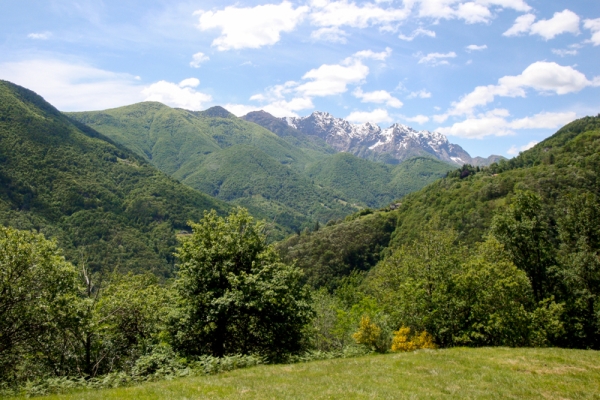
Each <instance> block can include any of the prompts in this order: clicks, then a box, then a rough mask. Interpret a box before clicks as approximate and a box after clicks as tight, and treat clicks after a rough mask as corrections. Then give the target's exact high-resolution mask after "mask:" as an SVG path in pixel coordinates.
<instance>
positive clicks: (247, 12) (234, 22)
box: [194, 0, 309, 51]
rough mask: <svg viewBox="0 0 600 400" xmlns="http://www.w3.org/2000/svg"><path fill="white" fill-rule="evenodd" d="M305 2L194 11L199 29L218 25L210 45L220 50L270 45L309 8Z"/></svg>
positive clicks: (204, 29) (302, 16) (295, 24)
mask: <svg viewBox="0 0 600 400" xmlns="http://www.w3.org/2000/svg"><path fill="white" fill-rule="evenodd" d="M308 10H309V8H308V7H306V6H302V7H298V8H294V6H293V4H292V3H290V2H289V1H287V0H286V1H283V2H282V3H281V4H265V5H259V6H256V7H245V8H238V7H235V6H228V7H225V8H224V9H223V10H218V11H201V10H199V11H196V12H195V13H194V14H195V15H199V16H200V17H199V24H198V28H199V29H200V30H202V31H206V30H209V29H220V30H221V35H220V36H219V37H218V38H216V39H215V40H214V41H213V42H212V45H213V46H215V47H217V49H218V50H220V51H225V50H231V49H243V48H252V49H257V48H260V47H262V46H267V45H272V44H275V43H277V42H278V41H279V40H280V37H281V33H282V32H291V31H292V30H294V29H295V28H296V26H297V25H298V24H299V23H300V22H301V21H302V19H303V18H304V17H305V15H306V13H307V12H308Z"/></svg>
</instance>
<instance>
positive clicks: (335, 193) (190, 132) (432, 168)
mask: <svg viewBox="0 0 600 400" xmlns="http://www.w3.org/2000/svg"><path fill="white" fill-rule="evenodd" d="M67 115H68V116H69V117H70V118H72V119H74V120H77V121H78V122H80V123H82V124H85V125H87V126H89V127H91V128H93V129H95V130H97V131H98V132H100V133H102V134H103V135H105V136H106V137H108V138H110V139H111V140H113V141H115V142H117V143H119V144H121V145H123V146H125V147H127V148H129V149H131V150H132V151H134V152H136V153H137V154H138V155H139V156H140V157H143V158H144V159H145V160H147V161H148V162H149V163H151V164H153V165H154V166H155V167H157V168H158V169H160V170H161V171H163V172H165V173H167V174H169V175H171V176H172V177H174V178H175V179H177V180H179V181H180V182H182V183H184V184H186V185H188V186H190V187H192V188H194V189H196V190H199V191H201V192H203V193H206V194H208V195H210V196H213V197H216V198H218V199H220V200H224V201H227V202H228V203H230V204H232V205H240V206H243V207H246V208H248V209H249V210H250V212H251V213H252V214H253V215H255V216H257V217H259V218H264V219H267V220H268V221H270V222H272V224H273V231H272V233H271V234H272V235H273V237H274V238H283V237H284V236H286V235H287V234H289V233H291V232H294V231H296V232H298V231H300V230H303V229H305V228H306V227H312V226H314V225H315V224H316V223H317V222H319V223H326V222H328V221H330V220H334V219H341V218H344V217H345V216H346V215H348V214H351V213H353V212H355V211H357V210H358V209H361V208H364V207H374V208H377V207H381V206H384V205H387V204H389V203H390V202H392V201H395V200H397V199H399V198H401V197H402V196H404V195H406V194H407V193H409V192H411V191H413V190H416V189H420V188H421V187H423V186H424V185H426V184H427V183H429V182H432V181H433V180H435V179H438V178H440V177H442V176H444V175H445V174H446V173H447V172H448V171H449V170H451V169H452V166H451V165H450V164H448V163H446V162H444V161H441V160H439V159H437V158H435V157H433V156H432V155H430V154H428V156H427V157H423V156H420V157H418V158H416V159H411V160H407V162H406V163H402V164H399V165H391V164H384V163H379V162H374V161H372V160H367V159H362V158H359V157H357V156H355V155H353V154H350V153H347V152H339V151H338V150H336V149H335V148H334V147H333V146H331V145H329V144H328V143H327V141H326V140H325V139H323V138H320V137H318V136H315V135H309V134H305V133H303V132H301V131H299V130H297V129H295V128H293V127H290V126H289V125H288V124H287V123H286V122H285V121H283V120H280V119H277V118H275V117H273V116H271V115H269V114H267V113H264V112H263V113H258V114H252V115H249V116H246V117H245V118H238V117H236V116H235V115H233V114H231V113H229V112H228V111H227V110H225V109H224V108H222V107H218V106H216V107H212V108H209V109H208V110H205V111H200V112H196V111H188V110H182V109H174V108H170V107H168V106H166V105H164V104H161V103H156V102H144V103H138V104H133V105H130V106H126V107H120V108H115V109H110V110H103V111H92V112H76V113H67ZM253 116H254V118H252V117H253Z"/></svg>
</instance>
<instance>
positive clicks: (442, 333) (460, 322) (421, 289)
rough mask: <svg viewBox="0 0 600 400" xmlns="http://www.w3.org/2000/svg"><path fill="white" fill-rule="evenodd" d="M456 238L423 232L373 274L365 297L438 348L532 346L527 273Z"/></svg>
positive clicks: (498, 250) (496, 250)
mask: <svg viewBox="0 0 600 400" xmlns="http://www.w3.org/2000/svg"><path fill="white" fill-rule="evenodd" d="M457 237H458V235H457V234H456V233H455V232H454V231H451V230H446V231H437V230H433V229H432V228H430V229H427V230H425V231H423V232H422V233H421V234H420V237H419V238H418V239H417V240H416V241H415V242H413V243H412V244H410V245H405V246H403V247H401V248H400V249H398V250H397V251H395V252H394V253H393V254H392V255H391V256H390V257H389V258H387V259H386V260H384V261H383V262H381V263H380V264H379V265H378V266H377V267H376V268H374V269H373V270H372V271H371V273H370V274H369V278H368V280H367V289H366V290H367V291H368V292H370V293H373V295H374V296H375V298H376V299H377V300H378V301H379V303H380V304H382V305H383V307H384V309H385V311H386V312H387V313H388V314H389V315H390V324H391V326H396V327H401V326H406V327H410V328H412V329H415V330H417V331H423V330H425V331H427V332H429V333H431V334H432V335H433V337H434V338H435V341H436V342H437V343H439V344H440V345H441V346H455V345H476V346H481V345H488V346H489V345H511V346H516V345H527V344H529V343H531V337H532V335H533V334H534V332H537V331H535V329H534V326H533V324H532V319H533V318H534V316H535V311H534V310H535V309H536V307H535V302H534V301H533V297H532V293H531V289H530V285H529V281H528V279H527V277H526V275H525V273H524V272H523V271H521V270H519V269H517V267H515V266H514V264H512V262H510V260H509V258H508V256H507V255H506V254H505V252H504V249H503V247H502V245H501V244H500V243H498V242H497V241H496V240H494V239H491V238H490V239H488V240H487V241H486V242H484V243H482V244H480V245H478V246H477V247H476V248H475V249H472V250H469V249H467V248H465V247H464V246H463V245H462V244H460V243H458V242H457ZM550 316H552V315H550ZM555 317H556V316H555Z"/></svg>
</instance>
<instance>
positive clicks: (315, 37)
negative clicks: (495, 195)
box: [0, 0, 600, 157]
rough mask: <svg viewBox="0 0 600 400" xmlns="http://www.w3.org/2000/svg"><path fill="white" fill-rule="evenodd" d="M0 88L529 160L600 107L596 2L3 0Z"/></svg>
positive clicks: (80, 105)
mask: <svg viewBox="0 0 600 400" xmlns="http://www.w3.org/2000/svg"><path fill="white" fill-rule="evenodd" d="M0 10H1V12H0V79H4V80H8V81H11V82H14V83H17V84H19V85H22V86H25V87H27V88H29V89H31V90H33V91H35V92H37V93H38V94H40V95H41V96H43V97H44V98H45V99H46V100H47V101H49V102H50V103H52V104H53V105H54V106H56V107H57V108H58V109H59V110H61V111H89V110H103V109H107V108H114V107H120V106H124V105H129V104H133V103H137V102H141V101H159V102H162V103H164V104H167V105H169V106H171V107H180V108H185V109H189V110H204V109H206V108H209V107H212V106H215V105H220V106H223V107H225V108H226V109H228V110H229V111H231V112H233V113H234V114H236V115H238V116H242V115H244V114H246V113H248V112H250V111H254V110H261V109H262V110H265V111H267V112H269V113H271V114H273V115H275V116H278V117H284V116H306V115H309V114H311V113H312V112H313V111H316V110H318V111H324V112H329V113H331V114H332V115H334V116H335V117H339V118H345V119H348V120H350V121H352V122H354V123H364V122H371V123H376V124H379V125H380V126H381V127H383V128H385V127H388V126H390V125H391V124H393V123H402V124H405V125H408V126H411V127H413V128H415V129H417V130H423V129H425V130H429V131H437V132H440V133H443V134H445V135H446V136H447V137H448V139H449V140H450V142H452V143H457V144H459V145H461V146H462V147H463V148H464V149H465V150H467V151H468V152H469V153H470V154H471V155H472V156H484V157H486V156H489V155H491V154H499V155H503V156H506V157H512V156H514V155H517V154H518V153H519V151H522V150H526V149H527V148H529V147H531V146H533V145H534V144H535V143H538V142H539V141H541V140H543V139H544V138H546V137H548V136H550V135H552V134H553V133H554V132H555V131H556V130H557V129H558V128H560V127H561V126H563V125H565V124H566V123H568V122H570V121H572V120H574V119H577V118H580V117H583V116H586V115H594V116H595V115H598V114H599V113H600V63H599V61H600V1H598V0H573V1H568V2H567V1H564V0H563V1H559V0H371V1H351V0H304V1H302V0H299V1H293V0H283V1H277V0H259V1H256V0H239V1H230V0H218V1H217V0H203V1H177V0H172V1H166V0H144V1H141V0H120V1H115V0H104V1H102V0H47V1H44V0H36V1H32V0H0Z"/></svg>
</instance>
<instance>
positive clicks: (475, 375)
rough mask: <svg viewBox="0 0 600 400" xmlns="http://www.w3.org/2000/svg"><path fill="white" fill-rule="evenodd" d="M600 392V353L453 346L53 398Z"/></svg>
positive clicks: (561, 395)
mask: <svg viewBox="0 0 600 400" xmlns="http://www.w3.org/2000/svg"><path fill="white" fill-rule="evenodd" d="M441 397H444V398H457V399H458V398H460V399H465V398H489V399H492V398H513V399H529V398H532V399H534V398H535V399H540V398H544V399H598V398H600V352H598V351H591V350H567V349H557V348H547V349H531V348H521V349H512V348H505V347H496V348H451V349H443V350H420V351H416V352H411V353H394V354H386V355H369V356H364V357H358V358H351V359H334V360H325V361H314V362H308V363H298V364H290V365H262V366H258V367H252V368H248V369H240V370H234V371H230V372H225V373H221V374H217V375H212V376H196V377H189V378H179V379H174V380H167V381H160V382H152V383H146V384H143V385H139V386H132V387H125V388H116V389H105V390H90V391H76V392H71V393H66V394H62V395H54V396H47V397H44V398H45V399H48V400H50V399H90V400H92V399H202V398H209V399H283V398H285V399H338V398H339V399H342V398H343V399H403V398H407V399H423V398H425V399H427V398H441Z"/></svg>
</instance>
